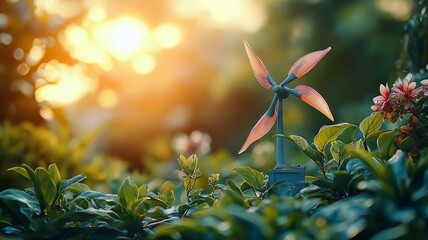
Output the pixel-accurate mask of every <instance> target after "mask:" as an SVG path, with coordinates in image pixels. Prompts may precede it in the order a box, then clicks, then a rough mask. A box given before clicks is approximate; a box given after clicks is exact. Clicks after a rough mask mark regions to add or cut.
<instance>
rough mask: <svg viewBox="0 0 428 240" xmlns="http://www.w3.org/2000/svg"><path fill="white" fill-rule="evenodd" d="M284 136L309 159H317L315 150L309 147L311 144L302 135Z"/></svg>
mask: <svg viewBox="0 0 428 240" xmlns="http://www.w3.org/2000/svg"><path fill="white" fill-rule="evenodd" d="M286 138H287V139H288V140H290V141H291V142H292V143H293V144H294V145H296V147H298V148H299V149H300V150H301V151H302V152H303V153H304V154H306V156H308V157H309V158H310V159H312V160H314V161H317V160H318V154H317V153H316V150H315V149H313V148H311V146H309V143H308V142H307V141H306V140H305V139H304V138H303V137H300V136H297V135H290V136H287V137H286Z"/></svg>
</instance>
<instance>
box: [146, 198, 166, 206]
mask: <svg viewBox="0 0 428 240" xmlns="http://www.w3.org/2000/svg"><path fill="white" fill-rule="evenodd" d="M144 202H145V203H147V204H148V205H150V206H156V207H161V208H168V204H166V202H164V201H163V200H161V199H159V198H155V197H151V196H149V197H147V198H145V199H144Z"/></svg>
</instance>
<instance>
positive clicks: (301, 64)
mask: <svg viewBox="0 0 428 240" xmlns="http://www.w3.org/2000/svg"><path fill="white" fill-rule="evenodd" d="M330 49H331V47H328V48H326V49H324V50H321V51H316V52H311V53H308V54H306V55H305V56H303V57H301V58H299V59H298V60H297V61H296V62H295V63H294V64H293V66H291V68H290V71H289V72H288V75H290V74H291V73H294V75H296V77H301V76H303V75H304V74H305V73H307V72H309V71H310V70H311V69H312V68H313V67H314V66H315V65H316V64H317V63H318V62H319V61H320V60H321V58H323V57H324V56H325V55H326V54H327V53H328V52H329V51H330Z"/></svg>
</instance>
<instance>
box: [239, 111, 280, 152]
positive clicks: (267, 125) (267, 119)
mask: <svg viewBox="0 0 428 240" xmlns="http://www.w3.org/2000/svg"><path fill="white" fill-rule="evenodd" d="M275 105H276V104H275ZM274 109H275V110H274V112H273V115H272V116H269V112H270V111H269V110H268V111H267V112H266V113H265V114H264V115H263V116H262V117H261V118H260V120H259V121H258V122H257V123H256V125H255V126H254V127H253V129H252V130H251V132H250V135H248V137H247V140H245V143H244V145H243V146H242V148H241V150H239V153H238V154H241V153H243V152H244V151H245V150H247V148H248V147H249V146H250V145H251V144H252V143H253V142H255V141H257V140H258V139H260V138H261V137H263V136H264V135H265V134H266V133H267V132H269V130H270V129H271V128H272V127H273V125H274V124H275V121H276V117H277V111H276V108H275V107H274Z"/></svg>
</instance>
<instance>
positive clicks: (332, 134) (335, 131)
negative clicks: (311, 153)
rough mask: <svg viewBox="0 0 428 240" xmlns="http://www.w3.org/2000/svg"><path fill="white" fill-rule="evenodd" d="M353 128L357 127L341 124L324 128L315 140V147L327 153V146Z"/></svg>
mask: <svg viewBox="0 0 428 240" xmlns="http://www.w3.org/2000/svg"><path fill="white" fill-rule="evenodd" d="M351 127H356V126H355V125H353V124H350V123H339V124H335V125H329V126H324V127H322V128H321V129H320V131H319V132H318V134H317V135H316V136H315V138H314V145H315V147H316V148H317V149H318V151H320V152H323V153H325V148H326V147H327V145H328V144H329V143H331V142H332V141H334V140H336V138H337V137H339V135H340V134H341V133H342V132H343V131H345V130H346V129H348V128H351Z"/></svg>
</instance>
